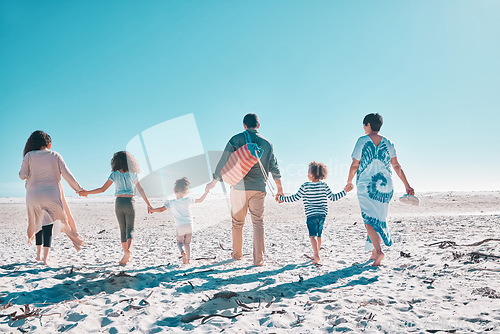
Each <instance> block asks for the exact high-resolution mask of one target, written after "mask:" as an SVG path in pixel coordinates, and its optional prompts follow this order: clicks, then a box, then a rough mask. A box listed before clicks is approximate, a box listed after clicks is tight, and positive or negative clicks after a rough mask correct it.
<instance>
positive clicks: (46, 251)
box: [43, 247, 50, 266]
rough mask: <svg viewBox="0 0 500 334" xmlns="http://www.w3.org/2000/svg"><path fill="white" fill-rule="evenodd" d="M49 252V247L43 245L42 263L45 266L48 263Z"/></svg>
mask: <svg viewBox="0 0 500 334" xmlns="http://www.w3.org/2000/svg"><path fill="white" fill-rule="evenodd" d="M49 252H50V247H43V264H44V265H46V266H47V265H48V264H49Z"/></svg>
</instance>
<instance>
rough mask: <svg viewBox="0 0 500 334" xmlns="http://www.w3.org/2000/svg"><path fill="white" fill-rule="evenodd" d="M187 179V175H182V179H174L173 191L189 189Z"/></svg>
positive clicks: (182, 191)
mask: <svg viewBox="0 0 500 334" xmlns="http://www.w3.org/2000/svg"><path fill="white" fill-rule="evenodd" d="M189 185H190V183H189V180H188V179H187V177H183V178H182V179H178V180H177V181H175V186H174V192H176V193H184V192H186V191H187V190H188V189H189Z"/></svg>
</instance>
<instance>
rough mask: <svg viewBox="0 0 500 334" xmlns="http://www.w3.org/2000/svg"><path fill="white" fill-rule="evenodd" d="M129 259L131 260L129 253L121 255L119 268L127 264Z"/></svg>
mask: <svg viewBox="0 0 500 334" xmlns="http://www.w3.org/2000/svg"><path fill="white" fill-rule="evenodd" d="M130 259H131V252H130V251H126V252H125V254H123V257H122V259H121V260H120V262H119V264H120V265H121V266H124V265H126V264H127V263H129V262H130Z"/></svg>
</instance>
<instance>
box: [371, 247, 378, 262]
mask: <svg viewBox="0 0 500 334" xmlns="http://www.w3.org/2000/svg"><path fill="white" fill-rule="evenodd" d="M376 257H377V252H376V251H375V249H374V250H372V256H371V257H370V260H375V258H376Z"/></svg>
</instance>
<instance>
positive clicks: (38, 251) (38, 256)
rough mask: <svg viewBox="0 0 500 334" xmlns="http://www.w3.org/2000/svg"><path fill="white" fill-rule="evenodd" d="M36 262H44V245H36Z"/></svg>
mask: <svg viewBox="0 0 500 334" xmlns="http://www.w3.org/2000/svg"><path fill="white" fill-rule="evenodd" d="M36 260H37V261H42V245H36Z"/></svg>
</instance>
